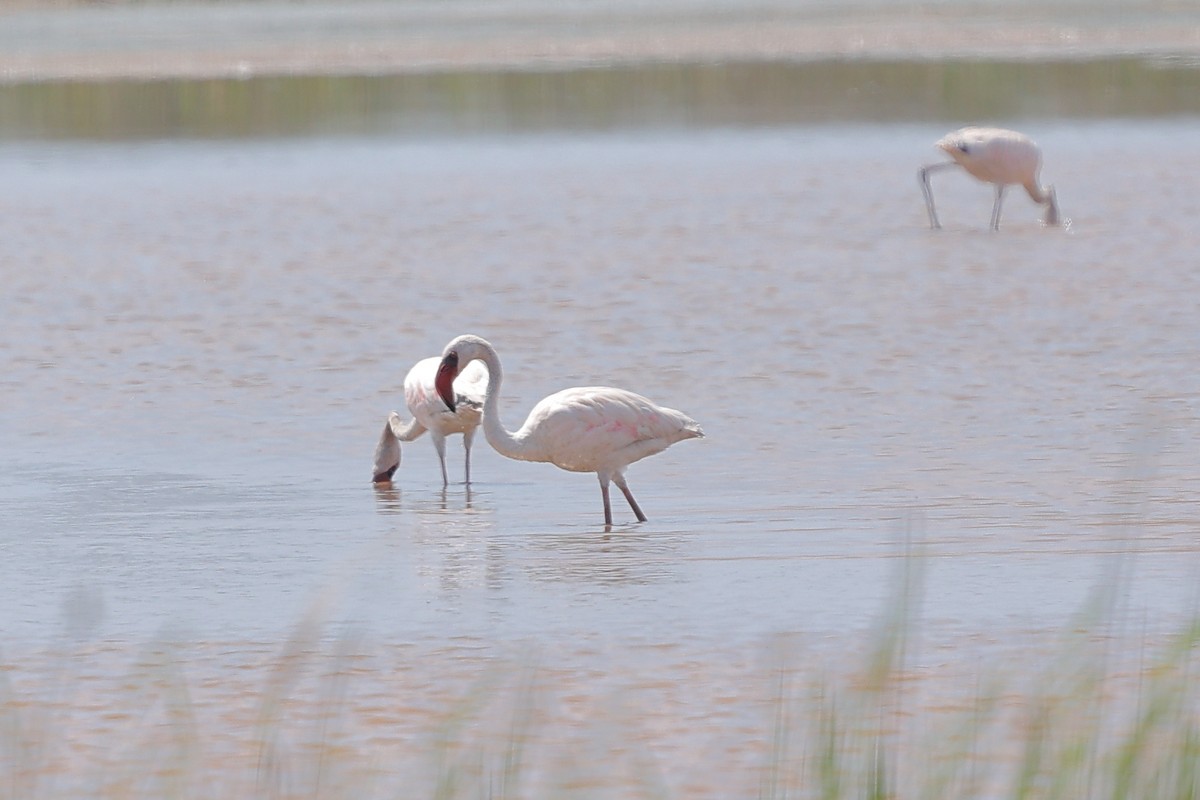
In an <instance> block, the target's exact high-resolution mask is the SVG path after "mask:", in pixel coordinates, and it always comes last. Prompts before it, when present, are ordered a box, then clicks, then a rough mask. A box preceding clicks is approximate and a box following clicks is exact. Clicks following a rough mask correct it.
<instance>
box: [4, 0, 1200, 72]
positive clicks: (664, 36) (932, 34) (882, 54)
mask: <svg viewBox="0 0 1200 800" xmlns="http://www.w3.org/2000/svg"><path fill="white" fill-rule="evenodd" d="M1117 54H1145V55H1152V56H1184V57H1194V56H1197V55H1200V8H1197V7H1195V6H1191V5H1189V6H1185V5H1184V4H1178V5H1171V4H1158V5H1156V6H1155V7H1154V8H1153V9H1146V8H1143V7H1140V6H1135V5H1131V4H1118V5H1108V6H1103V7H1100V8H1099V9H1098V8H1097V7H1095V6H1093V5H1074V4H1070V3H1052V4H1049V5H1048V6H1046V5H1032V4H1029V5H1026V4H1024V3H1019V2H1018V3H1004V4H996V3H968V4H965V5H964V4H962V3H955V4H950V3H945V4H941V3H925V4H920V5H917V4H913V5H904V4H896V3H890V4H886V5H881V6H878V7H872V6H869V5H864V4H856V5H854V6H828V7H822V6H820V5H815V4H802V5H797V4H785V3H781V2H763V3H755V4H735V3H732V2H723V0H715V1H710V2H682V1H681V0H674V1H673V2H667V3H659V4H652V5H650V6H646V5H645V4H639V3H634V2H629V1H627V0H616V2H610V3H604V4H594V5H593V4H554V3H549V2H538V1H532V2H521V1H520V0H501V1H499V2H496V1H494V0H488V1H486V2H485V1H484V0H463V1H462V2H455V3H431V2H412V3H387V2H380V1H379V0H358V1H354V0H351V2H344V3H333V2H299V3H296V2H291V3H284V2H275V1H274V0H264V2H241V3H221V4H215V3H152V4H124V3H108V4H102V5H101V4H75V3H60V4H52V5H49V6H46V5H44V4H43V5H39V6H37V7H34V6H33V5H32V4H29V3H24V2H15V3H13V2H10V3H5V4H0V80H6V81H8V82H21V81H30V80H70V79H112V78H131V79H142V78H170V77H177V78H200V77H222V76H250V75H291V74H331V75H332V74H391V73H402V72H414V71H422V70H455V69H479V68H493V67H495V68H539V67H561V66H564V65H573V64H611V63H631V62H639V61H647V60H663V61H724V60H736V61H745V60H753V59H826V58H839V57H851V58H864V57H865V58H887V59H895V58H946V57H963V56H972V57H987V58H996V57H1012V58H1022V59H1023V58H1031V59H1047V58H1054V59H1061V58H1089V57H1099V56H1112V55H1117Z"/></svg>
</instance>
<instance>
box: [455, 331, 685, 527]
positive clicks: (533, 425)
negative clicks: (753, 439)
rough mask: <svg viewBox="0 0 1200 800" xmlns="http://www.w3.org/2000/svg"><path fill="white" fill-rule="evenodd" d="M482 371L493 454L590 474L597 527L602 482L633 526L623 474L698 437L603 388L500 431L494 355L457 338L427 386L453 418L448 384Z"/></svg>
mask: <svg viewBox="0 0 1200 800" xmlns="http://www.w3.org/2000/svg"><path fill="white" fill-rule="evenodd" d="M479 361H481V362H483V363H484V364H485V365H486V366H487V371H488V384H487V390H486V392H485V393H484V397H483V433H484V436H486V437H487V440H488V444H490V445H491V446H492V447H493V448H495V449H496V452H498V453H500V455H502V456H507V457H508V458H514V459H517V460H518V461H544V462H547V463H550V464H553V465H555V466H556V467H559V468H561V469H565V470H569V471H571V472H594V473H596V476H597V477H598V478H599V479H600V494H601V496H602V497H603V499H604V524H605V525H606V526H610V527H611V526H612V506H611V505H610V503H609V499H608V487H609V482H610V481H611V482H612V483H615V484H616V485H617V488H619V489H620V490H621V493H622V494H624V495H625V499H626V500H627V501H629V507H630V508H631V509H633V513H634V516H636V517H637V519H638V522H645V521H646V515H645V514H643V513H642V509H641V508H640V507H639V506H638V504H637V501H636V500H634V499H633V493H632V492H630V491H629V486H628V485H627V484H626V482H625V468H626V467H628V466H629V465H630V464H632V463H633V462H635V461H640V460H641V459H643V458H645V457H647V456H652V455H654V454H655V453H660V452H662V451H663V450H666V449H667V448H668V447H670V446H671V445H673V444H675V443H676V442H680V441H683V440H684V439H694V438H697V437H700V436H703V435H704V433H703V431H701V430H700V426H699V425H698V424H697V423H696V421H695V420H693V419H691V418H690V417H688V416H687V415H686V414H683V413H682V412H679V411H676V410H674V409H672V408H663V407H662V406H658V405H655V404H654V403H652V402H651V401H649V400H647V399H646V398H645V397H642V396H641V395H638V394H634V393H633V392H628V391H626V390H624V389H613V388H610V387H607V386H588V387H580V388H575V389H564V390H563V391H561V392H556V393H555V394H552V395H550V396H549V397H546V398H545V399H543V400H541V401H540V402H539V403H538V404H537V405H535V406H534V407H533V410H532V411H530V412H529V416H528V417H527V418H526V420H525V424H524V425H522V426H521V427H520V429H519V430H517V431H515V432H510V431H508V430H505V428H504V425H503V424H501V422H500V415H499V410H498V408H497V407H498V405H499V399H500V384H501V381H502V380H503V378H504V373H503V371H502V369H501V367H500V357H499V356H498V355H497V354H496V349H495V348H494V347H492V345H491V344H489V343H488V342H487V341H485V340H484V339H481V338H479V337H478V336H471V335H469V334H468V335H466V336H459V337H458V338H457V339H455V340H454V341H452V342H450V344H448V345H446V349H445V350H444V351H443V353H442V362H441V364H440V365H439V366H438V371H437V378H436V380H435V384H436V386H437V392H438V394H439V395H440V396H441V398H442V400H444V401H445V403H446V406H447V407H448V408H449V409H450V410H451V411H454V410H455V409H456V408H457V406H458V403H457V397H456V394H455V391H454V381H455V380H456V379H457V378H458V376H459V375H460V374H462V372H463V371H464V370H466V369H467V367H468V366H470V365H471V364H472V363H473V362H479Z"/></svg>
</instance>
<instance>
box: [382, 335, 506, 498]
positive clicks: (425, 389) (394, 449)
mask: <svg viewBox="0 0 1200 800" xmlns="http://www.w3.org/2000/svg"><path fill="white" fill-rule="evenodd" d="M440 362H441V359H440V358H437V357H436V356H434V357H431V358H425V359H422V360H420V361H418V362H417V363H416V365H415V366H414V367H413V368H412V369H410V370H409V371H408V375H407V376H405V378H404V400H405V402H406V403H407V404H408V412H409V413H410V414H412V416H413V418H412V419H411V420H409V421H408V422H407V423H406V422H404V421H403V420H402V419H401V418H400V415H399V414H397V413H396V412H395V411H393V412H392V413H391V414H388V418H387V422H386V423H385V424H384V426H383V433H382V434H381V435H380V437H379V445H378V446H377V447H376V448H375V466H374V470H373V473H372V474H373V475H374V476H375V477H374V481H375V483H387V482H388V481H390V480H391V479H392V475H394V474H395V472H396V468H397V467H399V466H400V442H411V441H413V440H414V439H416V438H417V437H418V436H420V435H421V434H423V433H425V431H429V438H430V439H432V440H433V447H434V449H435V450H437V454H438V460H439V461H441V462H442V486H447V485H448V484H449V480H448V479H447V478H446V437H447V436H450V435H451V434H455V433H461V434H462V437H463V448H464V450H465V451H466V462H467V483H470V482H471V441H472V439H474V438H475V429H476V428H478V427H479V417H480V413H481V411H482V409H483V393H484V390H485V389H487V383H488V374H487V370H486V369H484V368H483V365H481V364H475V365H474V366H473V367H472V368H471V369H466V370H463V372H462V374H461V375H460V376H458V379H457V380H456V381H454V397H455V403H454V406H453V408H454V410H448V409H447V408H446V404H445V403H443V402H442V400H441V398H440V397H438V394H437V390H436V388H435V387H434V378H435V377H436V376H437V369H438V364H439V363H440Z"/></svg>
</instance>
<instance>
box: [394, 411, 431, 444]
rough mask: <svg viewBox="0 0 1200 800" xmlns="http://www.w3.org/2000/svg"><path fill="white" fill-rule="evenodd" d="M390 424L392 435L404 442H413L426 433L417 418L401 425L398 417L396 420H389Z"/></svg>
mask: <svg viewBox="0 0 1200 800" xmlns="http://www.w3.org/2000/svg"><path fill="white" fill-rule="evenodd" d="M389 422H390V425H391V429H392V435H393V436H395V437H396V438H397V439H399V440H400V441H402V442H411V441H412V440H413V439H416V438H417V437H418V436H420V435H421V434H422V433H424V431H425V429H424V428H422V427H421V425H420V423H419V422H417V420H416V418H415V417H414V418H413V419H410V420H409V421H408V422H405V423H401V422H400V418H399V416H397V417H396V418H395V419H392V420H389Z"/></svg>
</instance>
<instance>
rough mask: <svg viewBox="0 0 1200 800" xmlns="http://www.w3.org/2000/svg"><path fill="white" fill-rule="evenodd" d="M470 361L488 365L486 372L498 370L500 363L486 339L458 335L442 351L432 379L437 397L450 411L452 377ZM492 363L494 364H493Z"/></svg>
mask: <svg viewBox="0 0 1200 800" xmlns="http://www.w3.org/2000/svg"><path fill="white" fill-rule="evenodd" d="M472 361H482V362H484V364H486V365H487V366H488V372H489V373H490V372H492V370H493V368H494V369H495V370H496V372H497V373H498V372H499V369H500V363H499V361H498V360H497V359H496V350H495V348H493V347H492V345H491V344H489V343H488V341H487V340H486V339H481V338H480V337H478V336H473V335H471V334H469V333H468V334H464V335H462V336H459V337H458V338H457V339H455V340H454V341H452V342H450V344H448V345H446V349H445V350H443V351H442V363H441V364H439V365H438V370H437V377H436V378H434V380H433V385H434V388H436V389H437V393H438V397H441V398H442V402H443V403H445V404H446V408H448V409H450V411H451V413H453V412H454V411H455V410H456V405H455V399H456V398H455V394H454V379H455V378H457V377H458V373H459V372H461V371H462V370H463V369H464V368H466V366H467V365H468V364H470V363H471V362H472ZM493 365H494V366H493Z"/></svg>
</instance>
